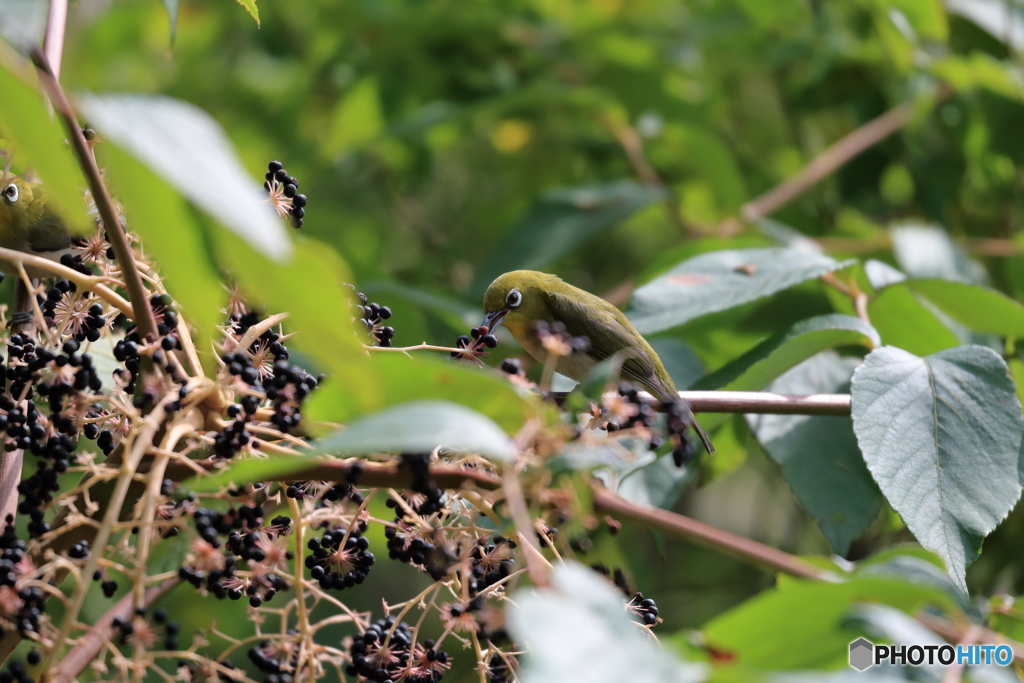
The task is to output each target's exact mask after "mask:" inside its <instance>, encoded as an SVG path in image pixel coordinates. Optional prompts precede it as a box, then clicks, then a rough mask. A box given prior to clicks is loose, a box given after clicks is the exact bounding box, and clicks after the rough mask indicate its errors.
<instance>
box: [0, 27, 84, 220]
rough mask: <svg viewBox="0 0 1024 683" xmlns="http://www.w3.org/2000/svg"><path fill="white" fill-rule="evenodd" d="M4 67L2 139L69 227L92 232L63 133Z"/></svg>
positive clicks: (0, 65) (0, 75)
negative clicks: (40, 183)
mask: <svg viewBox="0 0 1024 683" xmlns="http://www.w3.org/2000/svg"><path fill="white" fill-rule="evenodd" d="M5 11H6V10H5ZM4 67H5V63H4V62H3V61H0V92H2V93H3V97H2V98H0V137H4V138H6V139H7V140H8V141H10V143H12V145H13V147H14V150H13V151H14V152H15V153H16V154H17V155H19V156H20V157H22V158H21V159H20V161H21V162H22V163H24V164H25V165H27V166H29V167H31V168H32V169H33V170H34V171H35V172H36V173H38V174H39V177H40V178H41V179H42V181H43V183H45V184H46V192H47V195H48V196H49V197H50V198H51V199H52V200H54V201H55V202H56V204H57V206H58V207H59V208H60V210H61V213H62V214H63V215H64V216H65V218H66V219H68V220H69V221H70V226H71V227H72V228H73V229H74V230H76V231H77V232H87V231H91V230H93V229H94V227H95V225H94V224H93V222H92V221H90V220H88V219H87V218H86V217H85V205H84V202H83V199H82V188H83V187H84V186H85V182H84V180H83V179H82V174H81V173H80V171H79V169H78V166H77V165H76V163H75V157H74V156H73V154H72V153H71V150H70V149H69V148H68V146H67V145H66V144H64V131H63V130H62V129H61V127H60V124H59V123H57V120H56V119H55V118H54V116H53V114H52V113H51V112H50V111H49V110H48V109H47V106H46V104H45V103H44V102H43V98H42V96H41V95H40V94H39V93H38V92H36V90H35V89H34V88H32V87H31V86H29V85H27V84H26V83H25V82H24V81H23V80H21V79H20V78H18V77H17V76H16V75H14V74H12V73H11V72H10V71H8V70H7V69H6V68H4Z"/></svg>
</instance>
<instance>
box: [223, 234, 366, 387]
mask: <svg viewBox="0 0 1024 683" xmlns="http://www.w3.org/2000/svg"><path fill="white" fill-rule="evenodd" d="M212 234H213V238H214V243H215V247H216V250H217V261H218V263H219V264H221V266H222V267H223V268H224V269H225V270H227V271H228V272H230V273H231V275H232V276H233V277H234V278H235V279H236V280H237V282H238V284H239V285H240V286H241V288H242V291H243V292H244V293H245V295H246V296H247V298H248V299H249V301H250V302H251V303H253V304H266V305H267V306H268V307H269V312H270V313H279V312H287V313H288V314H289V320H288V322H287V323H286V325H287V327H288V329H289V330H290V331H296V332H298V335H296V337H295V339H294V341H293V342H289V346H290V345H292V344H293V343H294V344H295V346H296V347H298V348H299V349H301V350H303V351H304V352H306V353H307V354H309V355H310V356H312V357H313V358H315V359H316V360H317V362H318V363H319V365H320V367H322V368H323V369H325V370H327V369H332V368H336V367H344V368H345V372H346V373H347V374H348V375H350V376H351V375H352V374H354V373H357V372H358V371H359V368H360V367H361V366H360V364H359V361H360V360H362V355H361V354H362V351H361V345H360V343H359V340H358V338H357V337H356V330H355V326H354V325H353V324H352V319H351V315H350V314H349V313H348V311H350V310H351V307H352V303H353V295H352V290H351V289H349V288H348V287H346V286H345V285H344V284H342V283H344V282H347V281H350V279H351V278H350V275H349V272H348V267H347V266H346V265H345V263H344V262H343V261H342V260H341V259H340V258H339V257H338V255H337V253H336V252H335V251H334V250H333V249H331V248H329V247H325V246H324V245H323V244H321V243H320V242H316V241H313V240H308V239H297V240H296V241H295V244H294V248H293V252H294V253H293V256H292V258H291V259H290V260H289V261H288V262H287V263H284V264H281V263H276V262H274V261H272V260H271V259H269V258H267V257H266V256H264V255H263V253H262V252H260V251H257V250H256V249H254V248H253V247H252V246H250V245H249V243H248V242H245V241H243V240H242V239H240V238H239V237H237V236H236V235H235V234H234V233H231V232H228V231H226V230H214V231H213V232H212ZM363 378H364V379H366V378H367V376H366V375H365V374H364V375H363ZM317 393H320V392H317Z"/></svg>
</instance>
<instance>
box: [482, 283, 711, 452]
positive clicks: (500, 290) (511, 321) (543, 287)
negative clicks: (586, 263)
mask: <svg viewBox="0 0 1024 683" xmlns="http://www.w3.org/2000/svg"><path fill="white" fill-rule="evenodd" d="M484 313H485V314H486V315H485V316H484V322H483V324H484V325H486V326H487V327H488V329H489V330H491V331H492V332H493V331H494V328H495V327H497V326H498V325H504V326H505V328H506V329H507V330H508V331H509V332H511V333H512V336H513V337H515V338H516V341H517V342H519V343H520V344H521V345H522V347H523V348H524V349H526V351H527V353H529V354H530V355H531V356H533V357H534V358H535V359H536V360H537V361H539V362H541V363H547V362H548V361H549V358H550V354H549V352H548V350H547V349H546V348H545V347H544V344H543V343H542V342H541V339H540V337H539V336H538V333H537V323H538V322H543V323H546V324H547V325H548V326H550V325H552V324H554V323H556V322H557V323H562V324H563V325H565V329H566V332H568V333H569V334H571V335H572V336H573V337H586V338H587V339H588V340H589V342H590V343H589V345H588V347H587V349H586V350H585V351H573V352H572V353H570V354H568V355H563V356H559V357H558V358H557V361H556V365H555V370H557V371H558V372H560V373H561V374H563V375H565V376H566V377H569V378H571V379H574V380H576V381H577V382H579V381H582V380H583V378H584V377H586V376H587V373H588V372H590V370H591V368H593V367H594V366H595V365H597V364H598V363H600V362H601V361H603V360H605V359H607V358H612V357H613V356H617V357H618V358H619V359H620V360H621V362H622V369H621V372H622V376H623V378H625V379H627V380H630V381H633V382H638V383H639V384H641V385H643V387H644V388H645V389H647V390H648V391H649V392H650V393H651V394H653V395H654V396H656V397H657V398H659V399H661V400H662V401H665V402H670V403H673V404H676V405H679V404H683V405H685V403H684V402H683V401H682V399H681V398H680V397H679V393H678V392H677V391H676V387H675V383H674V382H673V381H672V378H671V377H670V376H669V374H668V371H667V370H665V366H664V364H662V362H661V359H660V358H658V354H657V353H655V352H654V349H652V348H651V345H650V344H648V343H647V340H646V339H644V338H643V337H642V336H640V333H639V332H637V331H636V328H635V327H633V324H632V323H631V322H629V319H628V318H626V316H625V315H624V314H623V313H622V311H620V310H619V309H617V308H616V307H615V306H612V305H611V304H610V303H608V302H607V301H605V300H604V299H602V298H600V297H597V296H594V295H593V294H591V293H590V292H585V291H583V290H582V289H579V288H578V287H573V286H572V285H570V284H567V283H565V282H563V281H562V280H561V278H558V277H556V276H554V275H548V274H547V273H538V272H537V271H533V270H514V271H512V272H510V273H505V274H504V275H501V276H499V277H498V278H497V279H496V280H495V281H494V282H492V283H491V285H490V287H488V288H487V292H486V293H485V294H484ZM686 415H687V417H688V419H689V421H690V422H692V425H693V428H694V430H695V431H696V432H697V434H698V435H699V436H700V439H701V441H703V442H704V447H705V448H706V449H707V451H708V453H714V451H715V449H714V447H713V446H712V445H711V440H710V439H709V438H708V435H707V434H706V433H705V432H704V430H703V429H702V428H701V426H700V424H698V423H697V420H696V419H695V418H694V417H693V413H692V412H690V411H689V407H688V406H687V407H686Z"/></svg>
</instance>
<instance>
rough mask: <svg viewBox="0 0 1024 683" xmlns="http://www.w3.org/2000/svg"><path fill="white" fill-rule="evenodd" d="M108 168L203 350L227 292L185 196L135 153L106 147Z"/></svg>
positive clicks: (131, 221)
mask: <svg viewBox="0 0 1024 683" xmlns="http://www.w3.org/2000/svg"><path fill="white" fill-rule="evenodd" d="M107 153H108V157H107V173H108V174H109V175H110V177H111V179H112V180H113V183H112V184H113V187H114V190H115V192H116V194H117V196H118V198H119V199H120V200H121V201H122V202H123V203H124V206H125V210H126V211H125V215H126V217H127V219H128V226H129V228H130V229H131V230H132V231H133V232H136V233H138V234H139V235H140V236H141V237H142V239H143V242H144V243H145V245H146V253H147V255H149V256H151V257H152V258H153V259H154V260H155V261H156V263H157V266H158V268H159V270H160V274H161V275H162V276H163V277H164V283H165V285H166V286H167V290H168V291H169V292H170V294H171V296H172V297H174V299H175V300H176V301H178V302H179V304H180V312H181V314H182V315H183V316H184V317H185V318H186V319H187V320H188V321H189V322H191V323H193V324H194V325H195V326H196V327H197V329H198V330H199V332H200V335H199V338H197V339H196V348H198V349H199V350H201V351H206V350H207V346H208V343H204V342H203V340H206V341H207V342H208V341H209V340H212V339H213V338H214V332H215V331H216V330H215V328H216V326H217V325H218V324H219V323H220V322H221V320H222V319H223V317H224V316H223V314H222V313H221V309H222V308H223V306H224V300H225V299H226V298H227V297H226V292H225V291H224V288H223V287H221V284H220V278H219V277H218V275H217V271H216V268H215V267H214V264H213V262H212V261H211V260H210V255H209V254H208V253H207V249H206V243H205V240H204V238H203V234H202V229H201V227H200V226H199V225H198V224H197V223H196V220H195V215H194V214H193V213H192V212H191V211H190V210H189V208H188V205H187V204H186V203H185V200H184V199H182V198H181V196H179V195H178V194H177V193H176V192H175V191H174V190H172V189H171V188H170V187H169V186H168V185H166V184H165V183H164V182H163V181H162V180H160V179H159V178H158V177H157V176H156V175H155V174H154V173H152V172H151V171H150V170H149V169H148V168H146V167H145V166H143V165H142V164H141V163H140V162H139V161H137V160H136V159H135V158H134V157H132V156H130V155H129V154H127V153H126V152H123V151H122V150H120V149H119V148H117V147H111V148H109V149H108V150H107Z"/></svg>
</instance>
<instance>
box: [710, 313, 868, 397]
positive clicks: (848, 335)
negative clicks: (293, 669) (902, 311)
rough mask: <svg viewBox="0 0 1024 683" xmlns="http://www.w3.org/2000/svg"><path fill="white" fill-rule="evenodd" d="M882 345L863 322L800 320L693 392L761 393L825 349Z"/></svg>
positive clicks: (840, 317)
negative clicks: (714, 390)
mask: <svg viewBox="0 0 1024 683" xmlns="http://www.w3.org/2000/svg"><path fill="white" fill-rule="evenodd" d="M850 345H860V346H864V347H866V348H868V349H873V348H876V347H878V346H881V345H882V342H881V340H880V339H879V337H878V333H877V332H875V329H874V328H873V327H871V325H869V324H868V323H866V322H864V321H863V320H861V319H860V318H854V317H852V316H849V315H841V314H838V313H833V314H830V315H819V316H815V317H813V318H808V319H807V320H801V321H800V322H798V323H797V324H795V325H793V326H792V327H790V328H789V329H788V330H786V331H785V332H780V333H779V334H777V335H775V336H773V337H770V338H768V339H766V340H765V341H763V342H761V343H760V344H758V345H757V346H755V347H754V348H752V349H751V350H750V351H748V352H747V353H745V354H743V355H742V356H740V357H739V358H737V359H736V360H734V361H733V362H731V363H729V364H728V365H726V366H724V367H722V368H719V369H718V370H716V371H715V372H713V373H711V374H710V375H708V376H706V377H704V378H703V379H701V380H700V381H698V382H697V383H696V384H695V385H694V389H723V390H730V391H759V390H761V389H764V388H765V387H766V386H768V385H769V384H770V383H771V382H772V381H773V380H775V379H776V378H777V377H779V376H780V375H782V373H784V372H786V371H787V370H789V369H790V368H792V367H794V366H796V365H798V364H799V363H802V362H803V361H805V360H807V359H808V358H810V357H811V356H814V355H815V354H817V353H820V352H821V351H824V350H825V349H830V348H836V347H838V346H850Z"/></svg>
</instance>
